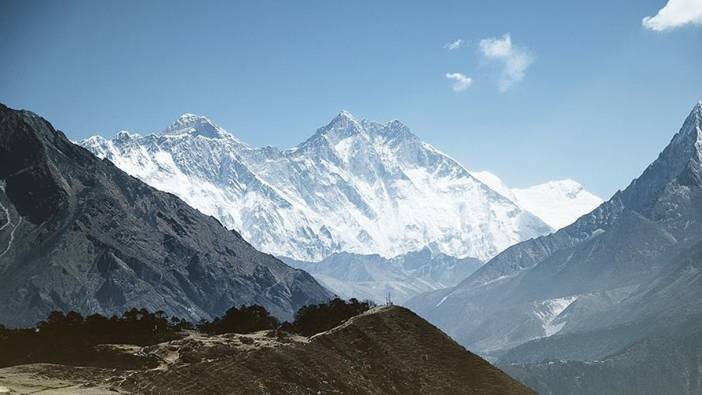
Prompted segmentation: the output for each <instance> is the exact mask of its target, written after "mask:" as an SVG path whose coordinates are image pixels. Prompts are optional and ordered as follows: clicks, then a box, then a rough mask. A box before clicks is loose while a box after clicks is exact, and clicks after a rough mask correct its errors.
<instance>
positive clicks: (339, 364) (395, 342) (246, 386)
mask: <svg viewBox="0 0 702 395" xmlns="http://www.w3.org/2000/svg"><path fill="white" fill-rule="evenodd" d="M113 349H114V351H113V352H114V353H124V352H129V353H134V354H137V355H141V356H144V357H145V358H154V357H156V358H158V359H159V360H160V361H161V364H160V366H159V367H157V368H155V369H151V370H145V371H138V370H137V371H133V370H114V369H97V368H85V369H75V368H70V367H64V366H57V365H32V366H31V367H27V366H25V367H22V369H24V370H23V371H24V372H26V374H33V375H35V376H37V377H43V378H44V379H46V377H50V378H52V379H54V380H61V381H62V382H63V383H69V384H72V385H74V386H76V387H73V388H79V387H82V388H83V389H85V390H86V391H87V390H90V391H93V392H91V393H95V391H96V390H98V389H100V388H103V389H104V390H106V391H107V390H112V391H120V392H128V393H129V392H136V393H164V394H166V393H168V394H173V393H188V394H197V393H202V394H219V393H242V394H243V393H245V394H280V393H286V394H317V393H322V394H327V393H343V394H534V392H533V391H531V390H530V389H528V388H527V387H525V386H524V385H522V384H520V383H518V382H517V381H515V380H513V379H512V378H510V377H509V376H507V375H506V374H505V373H503V372H502V371H500V370H499V369H497V368H495V367H493V366H492V365H490V364H489V363H488V362H486V361H485V360H483V359H482V358H480V357H478V356H476V355H474V354H472V353H470V352H468V351H466V350H465V349H464V348H463V347H461V346H460V345H458V344H457V343H456V342H454V341H453V340H451V339H450V338H449V337H448V336H446V335H445V334H444V333H442V332H441V331H440V330H439V329H437V328H436V327H434V326H432V325H431V324H429V323H428V322H426V321H425V320H423V319H421V318H420V317H418V316H417V315H415V314H414V313H412V312H411V311H409V310H407V309H405V308H402V307H397V306H392V307H378V308H374V309H372V310H370V311H369V312H367V313H364V314H362V315H359V316H357V317H354V318H352V319H350V320H349V321H347V322H346V323H344V324H342V325H341V326H338V327H336V328H334V329H332V330H330V331H328V332H324V333H321V334H318V335H315V336H313V337H311V338H309V339H308V338H304V337H300V336H293V335H289V334H286V333H282V332H275V331H269V332H258V333H255V334H251V335H238V334H228V335H221V336H205V335H202V334H197V333H193V334H190V335H189V336H188V337H186V338H184V339H180V340H176V341H172V342H168V343H163V344H160V345H158V346H151V347H145V348H142V349H138V348H128V347H114V348H113ZM17 369H18V368H11V369H9V370H8V369H3V370H0V386H5V387H8V388H12V385H13V382H12V381H11V380H10V381H7V380H8V379H3V378H2V377H3V376H4V377H14V380H15V382H19V381H21V380H20V379H19V378H18V377H19V376H18V375H17ZM10 370H11V371H12V372H11V373H13V375H9V374H8V372H10ZM26 374H25V377H24V380H25V382H26V381H27V379H26ZM3 380H5V381H3ZM65 385H67V384H65Z"/></svg>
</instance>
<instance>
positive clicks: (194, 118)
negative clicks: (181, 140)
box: [162, 113, 231, 138]
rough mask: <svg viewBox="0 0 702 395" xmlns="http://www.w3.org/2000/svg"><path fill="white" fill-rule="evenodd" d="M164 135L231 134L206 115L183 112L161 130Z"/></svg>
mask: <svg viewBox="0 0 702 395" xmlns="http://www.w3.org/2000/svg"><path fill="white" fill-rule="evenodd" d="M162 134H164V135H180V134H190V135H193V136H203V137H208V138H224V137H227V136H231V135H230V134H229V133H228V132H227V131H226V130H224V129H222V128H221V127H219V126H217V125H216V124H215V123H214V122H212V121H210V120H209V119H208V118H207V117H204V116H202V115H195V114H190V113H185V114H183V115H181V116H180V117H178V119H177V120H176V121H175V122H173V123H172V124H171V125H170V126H169V127H167V128H166V130H164V131H163V132H162Z"/></svg>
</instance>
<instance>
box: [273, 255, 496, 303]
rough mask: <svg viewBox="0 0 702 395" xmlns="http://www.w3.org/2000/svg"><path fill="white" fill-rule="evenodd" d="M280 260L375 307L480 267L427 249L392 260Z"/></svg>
mask: <svg viewBox="0 0 702 395" xmlns="http://www.w3.org/2000/svg"><path fill="white" fill-rule="evenodd" d="M283 261H284V262H285V263H287V264H288V265H290V266H292V267H295V268H298V269H302V270H304V271H306V272H308V273H310V274H311V275H312V276H313V277H314V278H315V279H316V280H317V281H319V282H320V283H321V284H323V285H324V286H325V287H327V289H329V290H332V291H333V292H334V293H335V294H337V295H339V296H341V297H343V298H346V299H349V298H356V299H359V300H371V301H373V302H375V303H378V304H381V303H385V302H386V301H387V300H388V298H389V299H390V301H392V302H393V303H399V304H402V303H404V302H405V301H406V300H408V299H410V298H411V297H413V296H415V295H418V294H420V293H423V292H429V291H435V290H437V289H443V288H448V287H451V286H454V285H456V284H458V283H459V282H460V281H461V280H462V279H464V278H466V277H468V276H469V275H470V274H472V273H473V272H474V271H476V270H478V268H479V267H480V266H481V265H482V264H483V262H482V261H480V260H478V259H475V258H454V257H452V256H449V255H446V254H444V253H441V252H435V251H432V249H431V248H429V247H425V248H423V249H421V250H419V251H412V252H408V253H406V254H403V255H399V256H396V257H393V258H384V257H382V256H380V255H377V254H374V255H360V254H352V253H348V252H339V253H336V254H332V255H330V256H328V257H326V258H324V259H323V260H322V261H320V262H304V261H297V260H294V259H290V258H284V259H283Z"/></svg>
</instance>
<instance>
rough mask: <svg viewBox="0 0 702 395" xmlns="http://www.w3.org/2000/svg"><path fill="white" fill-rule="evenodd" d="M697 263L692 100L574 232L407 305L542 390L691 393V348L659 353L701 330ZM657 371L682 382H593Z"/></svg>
mask: <svg viewBox="0 0 702 395" xmlns="http://www.w3.org/2000/svg"><path fill="white" fill-rule="evenodd" d="M700 262H702V103H698V104H697V105H695V106H694V108H693V109H692V111H691V113H690V114H689V116H688V117H687V118H686V120H685V121H684V123H683V126H682V128H681V129H680V131H679V132H678V133H677V134H675V135H674V137H673V138H672V140H671V141H670V143H669V144H668V146H667V147H665V149H664V150H663V151H662V152H661V154H660V155H659V156H658V158H657V159H656V160H655V161H653V162H652V163H651V164H650V165H649V166H648V167H647V168H646V169H645V171H644V172H643V173H642V174H641V176H640V177H638V178H637V179H635V180H634V181H632V183H631V184H630V185H629V186H628V187H627V188H626V189H624V190H622V191H619V192H617V193H616V194H614V196H613V197H612V198H611V199H609V200H608V201H606V202H605V203H603V204H602V205H600V206H599V207H597V208H596V209H595V210H593V211H592V212H590V213H589V214H586V215H584V216H582V217H580V218H579V219H578V220H577V221H575V222H574V223H573V224H571V225H569V226H566V227H565V228H563V229H561V230H559V231H557V232H555V233H553V234H550V235H547V236H543V237H539V238H536V239H534V240H529V241H525V242H522V243H519V244H517V245H515V246H512V247H510V248H508V249H507V250H505V251H504V252H502V253H500V254H498V255H497V256H496V257H494V258H492V259H491V260H490V261H488V262H487V263H486V264H485V265H484V266H482V267H481V268H480V269H478V270H477V271H476V272H474V273H473V274H472V275H470V276H469V277H468V278H466V279H465V280H464V281H462V282H461V283H460V284H458V285H457V286H455V287H451V288H447V289H444V290H439V291H435V292H430V293H425V294H421V295H418V296H417V297H415V298H413V299H412V300H410V301H408V303H407V304H408V306H410V307H411V308H413V309H414V310H415V311H418V312H419V313H420V314H421V315H423V316H424V317H426V318H428V319H429V320H430V321H432V322H433V323H435V324H437V325H438V326H440V327H441V328H443V329H444V330H446V331H447V333H449V334H450V335H451V336H453V337H454V338H455V339H457V341H459V342H460V343H462V344H464V345H466V346H467V347H470V348H471V349H473V350H476V351H478V352H479V353H481V354H483V355H486V356H489V357H490V358H492V359H493V360H496V361H498V362H499V363H502V364H506V365H509V366H511V369H512V370H513V371H515V372H518V373H519V377H520V378H522V379H523V380H525V381H526V382H530V383H536V382H538V383H539V384H538V385H535V388H537V389H538V388H540V389H541V390H542V391H544V392H546V393H579V391H580V390H577V391H576V387H577V388H581V389H582V388H586V389H588V390H587V391H586V393H598V392H597V391H595V390H594V389H596V388H601V387H602V386H603V385H606V383H603V382H602V381H601V380H605V379H608V380H611V384H612V386H611V388H619V389H621V388H628V390H627V391H625V392H619V393H655V390H654V389H656V388H657V389H658V390H660V389H665V390H663V391H662V392H658V393H695V392H698V391H699V388H700V386H699V384H695V383H698V382H699V377H700V376H699V375H696V376H694V377H693V376H691V374H692V373H691V372H697V371H699V369H701V368H702V364H700V363H699V358H698V357H696V356H697V355H699V350H700V348H699V347H700V344H699V343H697V344H695V347H696V348H694V349H692V350H689V351H690V353H689V356H690V357H689V358H687V359H680V360H672V359H668V358H667V357H665V356H663V355H661V354H660V353H659V352H658V350H660V348H661V344H669V345H670V347H671V349H684V348H685V347H689V345H690V344H691V341H690V339H697V338H699V335H700V333H702V324H701V323H702V267H701V266H700ZM661 339H663V340H661ZM693 343H694V342H693ZM686 355H687V354H686ZM548 361H551V362H553V361H561V362H559V364H558V366H559V367H558V368H556V367H554V365H553V364H552V363H550V362H548ZM602 361H604V362H602ZM665 364H674V365H675V364H677V365H675V366H677V367H679V368H680V369H685V371H686V372H688V373H689V374H683V375H682V376H680V377H678V376H675V377H677V378H675V379H674V378H673V376H670V377H667V376H666V380H668V379H670V381H667V382H660V380H658V381H659V382H658V383H657V384H656V386H648V387H647V386H646V385H645V383H647V382H651V381H650V380H656V378H655V377H648V376H647V375H646V374H641V375H640V376H639V377H638V378H637V380H639V381H636V382H635V383H628V385H624V386H623V387H622V384H621V382H619V384H617V380H618V378H617V375H616V374H614V373H612V372H613V371H609V372H608V373H607V374H595V373H597V371H598V369H600V368H601V367H602V366H612V369H620V371H623V370H625V369H626V368H627V366H628V367H631V366H634V365H636V366H647V369H649V370H650V371H659V372H660V371H665V370H666V367H665ZM520 366H521V368H520ZM593 366H595V367H593ZM670 366H673V365H670ZM641 369H642V370H640V371H641V372H642V373H643V372H645V371H647V370H646V369H643V368H641ZM614 371H616V370H614ZM549 372H550V373H549ZM565 374H568V375H569V376H567V377H564V376H563V375H565ZM588 380H589V381H588ZM598 380H600V382H599V383H598ZM647 380H649V381H647ZM637 388H638V389H641V388H649V389H648V390H647V391H645V392H637V391H636V389H637ZM650 391H654V392H650ZM669 391H672V392H669ZM615 392H616V391H615Z"/></svg>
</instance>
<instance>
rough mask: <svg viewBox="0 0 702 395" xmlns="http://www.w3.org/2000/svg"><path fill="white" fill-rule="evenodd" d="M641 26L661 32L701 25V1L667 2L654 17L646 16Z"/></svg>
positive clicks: (680, 0) (672, 0)
mask: <svg viewBox="0 0 702 395" xmlns="http://www.w3.org/2000/svg"><path fill="white" fill-rule="evenodd" d="M641 24H642V25H643V26H644V27H645V28H647V29H651V30H653V31H657V32H661V31H663V30H669V29H673V28H676V27H680V26H685V25H702V0H668V3H666V5H665V6H663V8H661V9H660V10H659V11H658V13H657V14H656V15H655V16H647V17H645V18H644V19H643V20H642V21H641Z"/></svg>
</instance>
